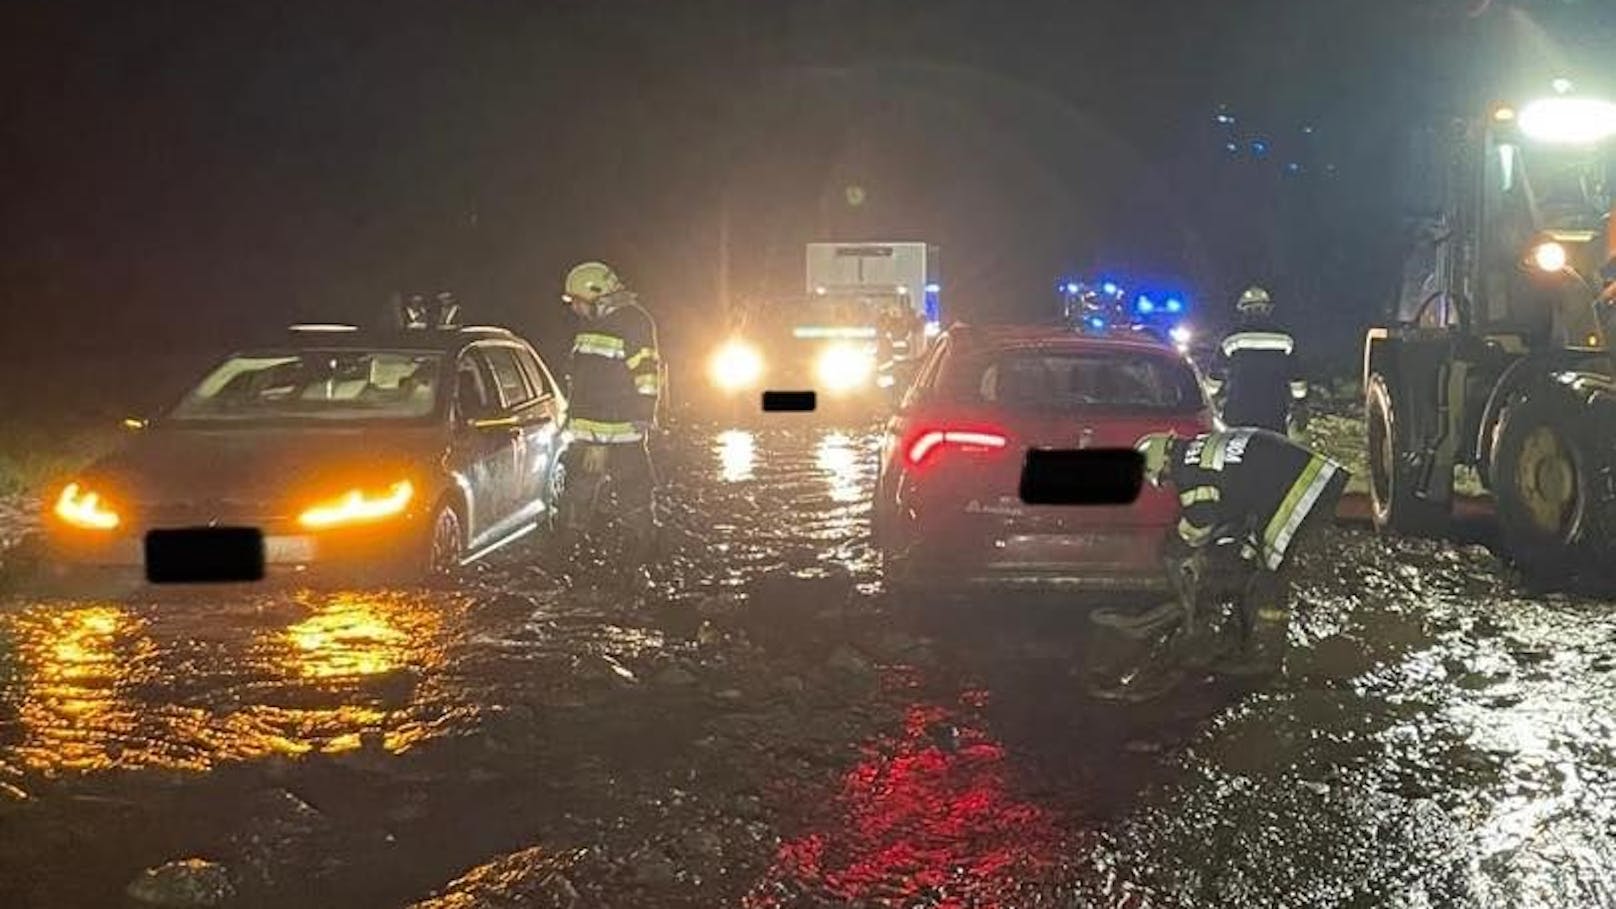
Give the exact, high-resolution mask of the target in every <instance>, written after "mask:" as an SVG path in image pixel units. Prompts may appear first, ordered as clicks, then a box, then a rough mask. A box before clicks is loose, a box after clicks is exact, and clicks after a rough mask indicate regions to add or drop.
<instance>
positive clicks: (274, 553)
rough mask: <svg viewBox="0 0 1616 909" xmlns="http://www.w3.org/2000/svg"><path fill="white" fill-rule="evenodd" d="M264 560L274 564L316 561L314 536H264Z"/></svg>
mask: <svg viewBox="0 0 1616 909" xmlns="http://www.w3.org/2000/svg"><path fill="white" fill-rule="evenodd" d="M264 561H266V562H269V563H270V564H272V565H281V564H285V563H287V562H294V563H298V564H302V563H304V562H312V561H314V538H313V537H264Z"/></svg>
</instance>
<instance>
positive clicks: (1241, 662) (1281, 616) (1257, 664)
mask: <svg viewBox="0 0 1616 909" xmlns="http://www.w3.org/2000/svg"><path fill="white" fill-rule="evenodd" d="M1253 619H1254V621H1253V623H1252V627H1251V633H1250V634H1249V635H1247V636H1245V638H1244V639H1243V640H1242V641H1241V646H1240V647H1238V648H1237V649H1235V650H1233V651H1231V652H1229V653H1228V654H1227V655H1226V656H1224V657H1223V658H1221V659H1219V660H1218V661H1217V662H1216V663H1214V664H1213V671H1214V672H1216V673H1217V674H1218V675H1223V676H1229V677H1231V678H1246V679H1263V678H1270V677H1272V676H1277V675H1280V674H1281V673H1283V672H1284V671H1285V648H1286V639H1287V637H1288V636H1289V631H1290V614H1289V613H1287V612H1285V611H1284V610H1279V609H1260V610H1257V612H1256V614H1255V615H1254V616H1253Z"/></svg>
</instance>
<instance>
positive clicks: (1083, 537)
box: [997, 533, 1139, 565]
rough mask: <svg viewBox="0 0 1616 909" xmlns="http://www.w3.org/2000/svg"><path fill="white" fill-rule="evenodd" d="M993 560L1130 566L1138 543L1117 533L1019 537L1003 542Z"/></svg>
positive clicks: (1021, 534)
mask: <svg viewBox="0 0 1616 909" xmlns="http://www.w3.org/2000/svg"><path fill="white" fill-rule="evenodd" d="M1003 543H1004V545H1003V546H1002V547H1000V548H999V551H998V553H997V557H998V558H999V559H1002V560H1004V561H1009V562H1024V563H1040V564H1050V565H1061V564H1073V563H1077V564H1082V563H1088V562H1108V563H1110V562H1130V561H1134V560H1135V559H1136V558H1137V557H1138V555H1139V553H1137V552H1132V551H1131V550H1132V548H1133V547H1134V546H1135V545H1137V543H1138V540H1137V538H1136V537H1134V536H1132V535H1131V534H1117V533H1020V534H1011V535H1010V536H1007V537H1005V538H1004V540H1003Z"/></svg>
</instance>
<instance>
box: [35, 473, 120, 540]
mask: <svg viewBox="0 0 1616 909" xmlns="http://www.w3.org/2000/svg"><path fill="white" fill-rule="evenodd" d="M51 511H52V512H53V513H54V514H55V515H56V517H58V518H60V519H61V520H62V522H63V523H65V524H71V525H72V526H74V527H79V528H82V529H84V530H112V529H113V528H115V527H117V526H118V524H119V518H118V513H117V512H116V511H114V510H112V507H111V506H109V505H108V504H107V503H106V502H104V501H102V499H101V495H100V494H99V493H97V492H95V491H94V490H91V489H88V488H86V487H85V486H83V485H81V484H79V483H69V484H67V485H66V486H64V487H63V488H62V492H61V494H60V495H58V496H57V497H56V506H55V507H54V508H52V509H51Z"/></svg>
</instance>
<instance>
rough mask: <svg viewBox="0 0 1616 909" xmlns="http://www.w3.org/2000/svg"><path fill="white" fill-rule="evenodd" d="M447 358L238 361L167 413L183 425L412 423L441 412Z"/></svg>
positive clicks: (385, 355)
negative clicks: (441, 386) (442, 377)
mask: <svg viewBox="0 0 1616 909" xmlns="http://www.w3.org/2000/svg"><path fill="white" fill-rule="evenodd" d="M440 360H441V357H440V356H439V355H438V354H435V353H423V352H420V351H389V350H383V351H346V350H344V351H332V350H320V351H302V352H260V353H244V354H238V355H236V356H233V357H231V358H230V359H228V360H226V361H225V362H224V363H222V364H220V365H219V366H218V368H216V369H214V370H213V371H212V372H210V373H209V374H208V375H207V377H206V378H204V379H203V380H202V381H201V383H200V384H198V385H197V386H196V387H195V388H194V389H192V390H191V391H190V393H189V394H187V395H186V396H185V398H184V399H183V400H181V401H180V403H179V405H178V406H176V407H175V408H174V409H173V411H172V412H171V413H170V414H169V416H170V418H171V419H174V420H184V421H224V422H228V421H237V420H344V421H350V420H410V419H420V418H423V417H427V416H430V415H431V414H432V413H433V411H434V409H435V408H436V407H437V400H438V385H439V383H438V367H439V362H440Z"/></svg>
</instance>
